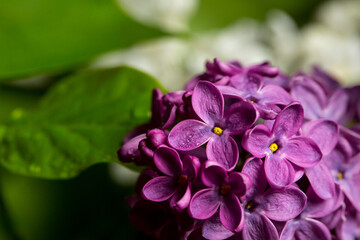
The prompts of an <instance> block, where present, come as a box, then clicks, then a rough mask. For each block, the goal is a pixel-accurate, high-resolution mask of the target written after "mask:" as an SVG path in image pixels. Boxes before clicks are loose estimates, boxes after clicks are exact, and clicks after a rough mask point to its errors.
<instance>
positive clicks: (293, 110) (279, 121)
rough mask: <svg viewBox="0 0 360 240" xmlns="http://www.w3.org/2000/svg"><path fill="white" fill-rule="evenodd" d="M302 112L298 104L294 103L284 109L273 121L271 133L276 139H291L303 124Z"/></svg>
mask: <svg viewBox="0 0 360 240" xmlns="http://www.w3.org/2000/svg"><path fill="white" fill-rule="evenodd" d="M303 116H304V110H303V108H302V106H301V105H300V103H297V102H294V103H292V104H290V105H288V106H287V107H286V108H284V109H283V110H282V111H281V112H280V113H279V115H278V117H277V118H276V120H275V123H274V126H273V130H272V132H273V133H274V134H275V136H277V137H283V136H284V137H291V136H293V135H294V134H295V133H297V131H299V129H300V127H301V125H302V122H303Z"/></svg>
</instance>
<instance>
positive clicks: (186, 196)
mask: <svg viewBox="0 0 360 240" xmlns="http://www.w3.org/2000/svg"><path fill="white" fill-rule="evenodd" d="M154 163H155V165H156V167H157V168H158V169H159V170H160V171H161V172H162V173H163V174H165V176H159V177H155V178H153V179H152V180H150V181H149V182H148V183H146V184H145V186H144V188H143V190H142V195H143V197H144V198H145V199H147V200H151V201H154V202H162V201H165V200H167V199H170V206H171V207H172V208H175V209H176V210H178V211H182V210H184V209H185V208H187V206H188V205H189V202H190V199H191V182H192V181H193V180H195V178H196V176H197V173H198V171H199V168H200V162H199V160H198V159H197V158H195V157H193V156H189V155H186V156H185V157H183V159H180V156H179V154H178V153H177V152H176V151H175V150H173V149H171V148H169V147H166V146H161V147H159V148H158V149H157V150H156V152H155V154H154Z"/></svg>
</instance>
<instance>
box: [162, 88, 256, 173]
mask: <svg viewBox="0 0 360 240" xmlns="http://www.w3.org/2000/svg"><path fill="white" fill-rule="evenodd" d="M192 106H193V109H194V111H195V112H196V114H197V115H198V116H199V118H200V119H201V120H202V121H199V120H195V119H188V120H184V121H182V122H180V123H178V124H177V125H176V126H175V127H174V128H173V129H172V130H171V132H170V133H169V137H168V141H169V144H170V145H171V146H172V147H174V148H175V149H178V150H181V151H189V150H192V149H195V148H198V147H200V146H201V145H203V144H205V143H206V142H208V144H207V146H206V154H207V157H208V159H209V160H211V161H215V162H217V163H219V164H220V165H221V166H223V167H224V168H225V169H227V170H232V169H234V167H235V165H236V163H237V161H238V152H239V150H238V146H237V144H236V142H235V141H234V139H233V138H232V137H230V135H235V134H241V133H243V132H244V131H245V130H246V129H248V128H249V127H250V126H252V125H253V124H254V122H255V121H256V120H257V114H256V110H255V108H254V107H253V106H252V105H251V104H250V103H247V102H237V103H234V104H232V105H231V106H230V107H228V108H227V109H226V111H225V112H224V98H223V96H222V95H221V93H220V91H219V90H218V89H217V88H216V86H215V85H213V84H212V83H210V82H204V81H200V82H199V83H198V84H197V85H196V87H195V89H194V92H193V95H192Z"/></svg>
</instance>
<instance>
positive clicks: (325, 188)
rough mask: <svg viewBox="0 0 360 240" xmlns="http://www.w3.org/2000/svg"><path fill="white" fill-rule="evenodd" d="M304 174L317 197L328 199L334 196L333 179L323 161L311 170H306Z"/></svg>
mask: <svg viewBox="0 0 360 240" xmlns="http://www.w3.org/2000/svg"><path fill="white" fill-rule="evenodd" d="M305 174H306V176H307V178H308V179H309V182H310V185H311V186H312V187H313V189H314V191H315V192H316V194H317V195H318V196H319V197H321V198H322V199H329V198H332V197H333V196H334V195H335V182H334V178H333V176H332V174H331V172H330V170H329V168H328V167H327V166H326V164H325V163H324V162H323V161H320V162H319V164H317V165H316V166H314V167H312V168H306V169H305Z"/></svg>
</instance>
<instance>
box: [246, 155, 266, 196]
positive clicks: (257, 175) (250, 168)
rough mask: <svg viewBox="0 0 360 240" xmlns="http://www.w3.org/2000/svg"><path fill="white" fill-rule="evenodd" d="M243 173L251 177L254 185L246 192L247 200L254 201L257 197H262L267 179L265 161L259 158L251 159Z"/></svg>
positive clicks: (247, 161)
mask: <svg viewBox="0 0 360 240" xmlns="http://www.w3.org/2000/svg"><path fill="white" fill-rule="evenodd" d="M241 172H242V173H244V174H246V175H248V176H249V178H250V180H251V183H252V185H251V186H250V188H249V189H247V191H246V198H247V199H252V198H253V197H254V196H255V195H260V194H262V193H263V192H264V191H265V188H266V184H267V181H266V177H265V171H264V164H263V161H262V160H261V159H259V158H249V159H247V160H246V162H245V164H244V166H243V169H242V171H241Z"/></svg>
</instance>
